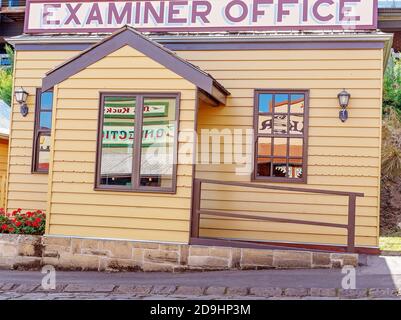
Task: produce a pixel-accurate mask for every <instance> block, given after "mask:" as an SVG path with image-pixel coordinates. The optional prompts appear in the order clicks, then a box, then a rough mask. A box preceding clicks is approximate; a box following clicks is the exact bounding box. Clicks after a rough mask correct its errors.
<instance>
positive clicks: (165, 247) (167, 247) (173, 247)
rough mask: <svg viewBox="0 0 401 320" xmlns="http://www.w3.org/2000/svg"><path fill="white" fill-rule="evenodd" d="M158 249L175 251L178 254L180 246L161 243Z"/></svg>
mask: <svg viewBox="0 0 401 320" xmlns="http://www.w3.org/2000/svg"><path fill="white" fill-rule="evenodd" d="M158 249H159V250H161V251H176V252H177V253H178V252H179V251H180V245H178V244H168V243H167V244H166V243H161V244H160V245H159V247H158Z"/></svg>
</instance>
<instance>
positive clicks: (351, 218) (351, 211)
mask: <svg viewBox="0 0 401 320" xmlns="http://www.w3.org/2000/svg"><path fill="white" fill-rule="evenodd" d="M355 211H356V195H354V194H352V195H350V196H349V198H348V246H347V251H348V252H355V220H356V218H355V215H356V214H355Z"/></svg>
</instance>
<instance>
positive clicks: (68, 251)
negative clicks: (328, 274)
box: [0, 235, 358, 272]
mask: <svg viewBox="0 0 401 320" xmlns="http://www.w3.org/2000/svg"><path fill="white" fill-rule="evenodd" d="M42 265H53V266H54V267H56V268H57V269H59V270H92V271H145V272H183V271H212V270H255V269H272V268H276V269H294V268H309V269H310V268H341V267H343V266H344V265H351V266H355V267H356V266H358V255H357V254H342V253H320V252H319V253H317V252H309V251H295V250H264V249H242V248H227V247H204V246H192V245H184V244H164V243H144V242H136V241H119V240H100V239H99V240H95V239H79V238H71V237H39V236H23V235H0V268H2V269H38V268H40V267H41V266H42Z"/></svg>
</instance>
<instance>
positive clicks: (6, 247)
mask: <svg viewBox="0 0 401 320" xmlns="http://www.w3.org/2000/svg"><path fill="white" fill-rule="evenodd" d="M17 255H18V247H17V245H15V244H11V243H2V244H0V257H10V258H11V257H16V256H17Z"/></svg>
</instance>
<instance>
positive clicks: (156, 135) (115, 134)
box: [103, 123, 175, 148]
mask: <svg viewBox="0 0 401 320" xmlns="http://www.w3.org/2000/svg"><path fill="white" fill-rule="evenodd" d="M174 131H175V126H174V124H169V123H164V124H163V123H161V124H157V123H156V124H147V123H144V125H143V132H142V147H150V146H155V145H159V144H165V143H174ZM134 137H135V130H134V125H133V124H131V123H128V124H127V123H126V124H124V123H121V124H111V125H109V124H108V123H105V124H104V127H103V147H104V148H121V147H132V146H133V144H134Z"/></svg>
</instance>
